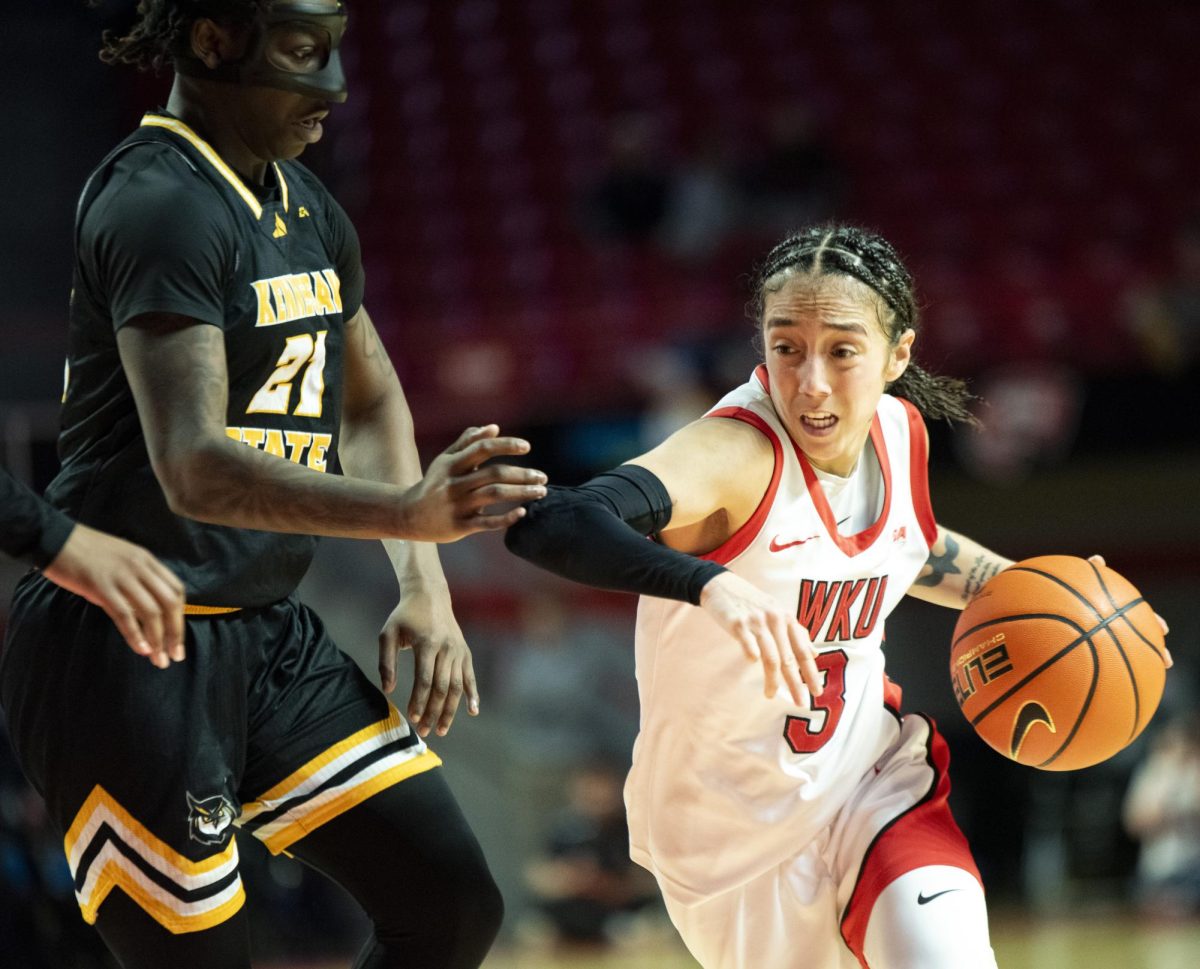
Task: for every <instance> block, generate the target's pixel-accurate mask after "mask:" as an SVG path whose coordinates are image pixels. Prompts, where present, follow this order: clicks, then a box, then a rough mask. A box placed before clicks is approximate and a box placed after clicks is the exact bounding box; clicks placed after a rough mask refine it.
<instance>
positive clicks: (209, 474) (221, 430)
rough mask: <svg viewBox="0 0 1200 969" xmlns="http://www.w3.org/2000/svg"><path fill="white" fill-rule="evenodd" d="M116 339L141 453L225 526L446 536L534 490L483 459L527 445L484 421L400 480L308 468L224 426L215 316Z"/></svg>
mask: <svg viewBox="0 0 1200 969" xmlns="http://www.w3.org/2000/svg"><path fill="white" fill-rule="evenodd" d="M117 345H118V349H119V351H120V354H121V362H122V365H123V368H124V370H125V373H126V376H127V377H128V380H129V384H130V387H131V389H132V391H133V397H134V401H135V402H136V404H137V410H138V416H139V419H140V421H141V424H142V429H143V432H144V434H145V437H146V445H147V449H148V451H149V456H150V461H151V463H152V465H153V467H154V472H155V475H156V476H157V477H158V479H159V482H160V484H161V485H162V487H163V491H164V493H165V494H166V497H167V501H168V502H169V504H170V506H171V509H172V510H173V511H175V512H176V513H177V514H182V515H185V516H187V517H189V518H194V519H196V520H198V521H205V522H211V523H213V524H219V525H228V526H231V527H235V528H257V529H262V530H266V531H277V532H293V533H300V534H309V535H328V536H339V537H343V538H403V539H415V540H420V541H443V542H446V541H456V540H458V539H460V538H462V537H464V536H466V535H469V534H472V533H474V532H478V531H484V530H487V529H493V528H504V527H506V526H507V525H509V524H511V523H512V521H515V520H516V518H517V517H519V514H520V510H519V509H517V510H513V511H510V512H508V513H506V514H502V515H492V514H486V512H485V510H486V509H487V508H488V507H489V506H491V505H494V504H496V503H497V502H502V501H531V500H534V499H535V498H537V497H539V490H540V488H541V486H540V485H538V484H535V483H534V482H535V481H536V478H535V477H534V475H535V474H536V472H532V471H529V470H528V469H525V468H513V467H509V466H504V465H489V466H488V467H481V465H482V464H483V463H484V462H485V461H487V460H488V459H489V458H493V457H497V456H504V455H512V454H521V453H524V452H525V451H526V450H527V449H528V445H527V444H526V443H525V442H524V441H520V440H518V439H516V438H505V437H499V436H498V429H497V428H495V427H494V426H489V427H484V428H470V429H468V430H467V431H465V432H464V433H463V434H462V435H461V436H460V437H459V439H458V440H457V441H455V443H454V444H453V445H451V446H450V448H448V449H447V450H446V451H443V452H442V453H441V454H440V455H438V456H437V458H435V459H434V461H433V462H432V463H431V464H430V468H429V473H428V474H427V475H426V476H425V477H424V478H422V479H421V480H420V481H418V482H417V483H416V484H415V485H413V486H411V487H408V488H404V487H401V486H399V485H393V484H386V483H382V482H375V481H364V480H360V479H355V478H347V477H343V476H336V475H323V474H319V473H314V472H313V471H311V470H308V469H305V468H302V467H300V466H298V465H296V464H293V463H292V462H290V461H284V460H280V459H278V458H276V457H273V456H272V455H269V454H266V453H265V452H260V451H257V450H256V449H253V448H249V447H246V446H244V445H242V444H240V443H239V442H235V441H233V440H231V439H230V438H229V437H228V436H227V435H226V433H225V414H226V408H227V403H228V386H229V385H228V373H227V371H226V365H225V347H224V338H223V335H222V333H221V331H220V330H219V329H218V328H217V327H215V326H211V325H207V324H204V323H202V322H200V321H196V320H193V319H190V318H188V317H182V316H177V315H173V314H146V315H143V316H141V317H138V318H136V319H134V320H132V321H130V322H129V323H128V324H127V325H126V326H124V327H123V328H122V329H121V330H120V331H119V332H118V334H117Z"/></svg>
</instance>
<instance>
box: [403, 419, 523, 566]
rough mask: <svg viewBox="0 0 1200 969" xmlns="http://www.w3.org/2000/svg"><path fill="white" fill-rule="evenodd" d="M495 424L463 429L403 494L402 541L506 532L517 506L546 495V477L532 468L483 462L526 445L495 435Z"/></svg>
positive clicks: (453, 539) (520, 513)
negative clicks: (510, 506) (497, 507)
mask: <svg viewBox="0 0 1200 969" xmlns="http://www.w3.org/2000/svg"><path fill="white" fill-rule="evenodd" d="M499 434H500V429H499V428H498V427H497V426H496V425H495V424H488V425H487V426H486V427H469V428H467V429H466V430H465V431H463V432H462V434H460V435H459V437H458V440H457V441H455V442H454V443H453V444H451V445H450V447H448V448H447V449H446V450H445V451H443V452H442V453H441V454H439V455H438V456H437V457H436V458H434V459H433V461H432V462H430V465H429V469H428V470H427V471H426V472H425V477H424V478H422V479H421V480H420V481H418V482H417V483H416V484H415V485H413V486H412V487H411V488H409V489H408V491H407V492H406V493H405V503H406V507H405V509H404V511H403V512H402V517H403V521H404V535H403V536H402V537H404V538H408V539H412V540H415V541H422V542H456V541H458V540H459V539H460V538H463V537H465V536H467V535H471V534H474V533H475V532H482V531H493V530H496V529H501V528H508V526H509V525H511V524H513V523H514V522H515V521H517V520H518V519H519V518H521V517H523V516H524V514H525V509H524V508H521V507H515V508H509V509H508V510H506V511H501V510H498V509H496V508H495V506H497V505H505V504H517V505H522V504H524V503H526V502H529V501H536V500H537V499H539V498H545V497H546V476H545V475H544V474H543V473H542V472H541V471H535V470H534V469H533V468H520V467H516V466H514V465H510V464H488V465H486V466H485V467H481V465H483V464H484V462H486V461H488V460H489V459H491V458H495V457H504V456H509V455H518V454H526V453H528V451H529V442H528V441H524V440H522V439H521V438H519V437H500V436H499Z"/></svg>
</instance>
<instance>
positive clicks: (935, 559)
mask: <svg viewBox="0 0 1200 969" xmlns="http://www.w3.org/2000/svg"><path fill="white" fill-rule="evenodd" d="M957 557H958V542H956V541H955V540H954V539H953V538H952V537H951V536H950V535H947V536H946V551H945V552H943V553H942V554H941V555H936V554H934V552H932V551H930V553H929V558H928V559H926V560H925V564H926V565H927V566H929V568H930V569H932V571H931V572H930V573H929V574H928V575H922V576H921V577H920V578H918V579H917V581H916V582H914V583H913V585H925V586H930V587H933V586H938V585H941V584H942V580H943V579H944V578H945V577H946V576H948V575H957V574H958V573H960V572H962V569H960V568H959V567H958V566H957V565H955V564H954V560H955V558H957Z"/></svg>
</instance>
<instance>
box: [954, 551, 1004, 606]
mask: <svg viewBox="0 0 1200 969" xmlns="http://www.w3.org/2000/svg"><path fill="white" fill-rule="evenodd" d="M999 571H1000V563H999V562H997V561H996V560H995V559H994V558H991V557H989V556H987V555H977V556H975V561H974V562H973V563H972V564H971V571H970V572H968V573H967V581H966V585H965V586H964V587H963V592H962V597H963V602H970V601H971V600H972V599H974V598H975V595H976V594H977V593H978V592H979V590H980V589H982V588H983V587H984V586H985V585H986V584H987V582H988V580H989V579H991V578H992V576H994V575H996V573H997V572H999Z"/></svg>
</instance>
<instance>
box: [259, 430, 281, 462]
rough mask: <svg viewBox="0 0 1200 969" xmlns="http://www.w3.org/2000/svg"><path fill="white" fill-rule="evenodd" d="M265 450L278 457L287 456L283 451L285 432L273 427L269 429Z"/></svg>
mask: <svg viewBox="0 0 1200 969" xmlns="http://www.w3.org/2000/svg"><path fill="white" fill-rule="evenodd" d="M263 450H264V451H266V452H267V453H268V454H274V455H275V457H277V458H282V457H285V455H284V453H283V432H282V431H277V430H275V428H271V429H270V430H268V431H267V441H266V444H264V445H263Z"/></svg>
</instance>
